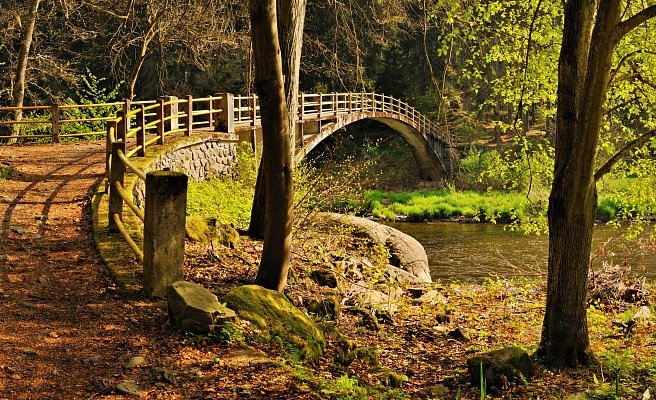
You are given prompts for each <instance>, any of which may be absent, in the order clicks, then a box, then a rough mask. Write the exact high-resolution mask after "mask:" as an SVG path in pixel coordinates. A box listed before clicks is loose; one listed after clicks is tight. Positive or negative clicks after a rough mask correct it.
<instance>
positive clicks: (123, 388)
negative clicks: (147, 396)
mask: <svg viewBox="0 0 656 400" xmlns="http://www.w3.org/2000/svg"><path fill="white" fill-rule="evenodd" d="M116 392H117V393H120V394H124V395H126V396H137V397H141V396H143V395H144V393H143V391H142V389H141V386H139V385H137V384H136V383H135V382H134V381H124V382H121V383H119V384H118V385H116Z"/></svg>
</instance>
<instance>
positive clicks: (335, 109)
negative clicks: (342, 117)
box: [332, 92, 339, 118]
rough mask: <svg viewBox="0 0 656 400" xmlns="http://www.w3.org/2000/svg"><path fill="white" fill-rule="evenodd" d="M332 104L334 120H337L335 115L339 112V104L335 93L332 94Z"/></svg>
mask: <svg viewBox="0 0 656 400" xmlns="http://www.w3.org/2000/svg"><path fill="white" fill-rule="evenodd" d="M332 102H333V111H334V116H335V118H337V113H338V112H339V102H338V97H337V93H335V92H333V93H332Z"/></svg>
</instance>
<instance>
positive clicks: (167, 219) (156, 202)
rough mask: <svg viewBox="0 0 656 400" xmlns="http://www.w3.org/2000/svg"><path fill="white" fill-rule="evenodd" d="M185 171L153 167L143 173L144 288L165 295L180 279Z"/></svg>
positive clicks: (154, 293)
mask: <svg viewBox="0 0 656 400" xmlns="http://www.w3.org/2000/svg"><path fill="white" fill-rule="evenodd" d="M187 182H188V178H187V175H185V174H183V173H181V172H174V171H153V172H149V173H148V174H147V175H146V210H145V221H144V271H143V276H144V282H143V285H144V291H145V292H146V295H148V296H154V297H165V296H166V288H167V286H170V285H171V284H172V283H173V282H175V281H179V280H182V279H183V266H184V240H185V218H186V217H185V211H186V206H187Z"/></svg>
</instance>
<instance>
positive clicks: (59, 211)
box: [0, 142, 144, 399]
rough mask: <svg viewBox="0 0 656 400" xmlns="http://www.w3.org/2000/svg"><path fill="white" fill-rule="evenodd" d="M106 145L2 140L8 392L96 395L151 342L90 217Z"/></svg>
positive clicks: (1, 371)
mask: <svg viewBox="0 0 656 400" xmlns="http://www.w3.org/2000/svg"><path fill="white" fill-rule="evenodd" d="M103 146H104V143H100V142H83V143H77V144H60V145H32V146H21V147H13V146H11V147H10V146H2V147H0V165H2V166H8V167H11V168H12V170H13V176H12V178H11V179H10V180H7V181H5V182H4V183H2V185H1V186H0V214H2V225H1V226H2V235H1V237H0V298H1V299H2V303H1V304H2V305H1V307H2V311H0V399H3V398H6V399H23V398H25V399H44V398H57V399H59V398H89V397H92V396H93V395H94V393H96V394H97V393H101V392H103V391H104V390H105V389H106V388H105V386H106V385H105V384H104V382H106V380H108V379H111V378H112V376H113V375H114V374H116V373H121V371H122V365H123V364H124V363H125V362H126V361H127V359H129V357H130V355H131V353H132V352H139V351H140V350H141V348H140V346H142V345H143V344H144V343H142V342H144V340H143V334H142V332H143V330H141V329H140V330H137V329H136V325H137V324H136V323H135V322H137V321H132V320H131V319H130V318H129V317H127V315H128V313H127V311H128V308H130V307H131V306H130V305H129V304H128V303H126V302H124V301H123V300H122V299H121V297H120V296H118V295H115V294H114V289H113V287H114V285H113V283H112V281H111V279H110V278H109V276H108V274H107V273H106V271H105V270H104V267H103V266H102V264H101V261H100V259H99V256H98V254H97V252H96V250H95V245H94V243H93V239H92V235H91V227H90V222H89V218H86V217H85V213H88V205H89V203H90V197H89V193H90V191H91V189H92V187H93V186H94V185H95V184H96V183H97V182H98V180H99V179H100V178H101V177H102V174H103V171H104V158H103V155H104V151H103V150H104V147H103ZM139 322H141V323H143V321H139Z"/></svg>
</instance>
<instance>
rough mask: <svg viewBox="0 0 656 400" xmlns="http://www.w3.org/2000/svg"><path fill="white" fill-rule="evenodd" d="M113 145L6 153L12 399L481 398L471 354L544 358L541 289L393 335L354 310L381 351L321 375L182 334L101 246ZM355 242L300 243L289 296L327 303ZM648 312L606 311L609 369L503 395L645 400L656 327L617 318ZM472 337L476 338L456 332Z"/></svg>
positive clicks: (566, 374) (465, 303)
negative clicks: (323, 273) (98, 200)
mask: <svg viewBox="0 0 656 400" xmlns="http://www.w3.org/2000/svg"><path fill="white" fill-rule="evenodd" d="M103 146H104V142H102V143H101V142H78V143H72V144H60V145H52V144H48V145H30V146H0V166H1V167H3V168H8V169H10V170H11V177H10V178H9V179H7V180H4V181H3V182H2V183H0V190H1V198H0V199H1V202H0V211H1V212H2V214H3V220H2V236H1V238H0V298H2V307H3V311H2V312H1V313H0V399H12V400H13V399H45V398H48V399H90V398H94V399H114V398H123V397H124V394H121V393H122V392H130V391H132V392H135V393H136V394H138V395H140V396H141V397H142V398H149V399H227V398H244V399H319V398H339V399H342V398H350V399H365V398H431V397H434V398H456V397H457V396H460V398H462V399H474V398H480V393H479V390H478V387H477V386H476V385H471V384H470V382H469V377H468V375H467V372H466V359H467V358H468V357H470V356H472V355H475V354H477V353H480V352H484V351H487V350H491V349H495V348H499V347H503V346H508V345H520V346H522V347H524V348H526V349H527V350H529V352H532V351H534V350H535V349H536V344H537V343H538V341H539V335H540V324H541V318H542V314H543V307H544V306H543V305H544V285H543V280H542V279H536V280H513V281H510V280H506V279H490V280H488V281H487V282H486V283H484V284H478V285H473V284H458V283H439V282H438V283H436V284H434V285H433V287H432V288H433V289H434V290H436V291H437V292H438V294H439V296H438V297H437V298H438V299H439V300H438V301H437V302H434V303H431V304H428V305H426V304H424V305H422V304H416V302H413V301H412V299H410V298H403V299H401V300H399V302H398V304H397V305H396V306H397V311H396V313H394V315H393V324H381V326H380V330H378V331H371V330H368V329H365V328H363V327H361V326H358V325H359V324H358V323H359V317H358V316H357V315H353V314H350V313H348V312H344V313H342V315H341V317H340V318H339V319H338V320H337V321H334V322H328V323H326V324H327V326H328V325H329V326H331V328H330V329H331V330H332V331H339V332H341V334H342V335H345V336H346V337H349V338H350V339H352V340H354V341H355V342H356V343H357V345H358V346H359V347H367V348H372V349H375V351H373V352H372V353H371V354H377V357H372V358H369V359H360V360H356V361H355V362H354V363H352V364H350V365H339V363H336V362H335V359H336V355H337V352H338V350H337V347H338V346H337V342H338V341H337V340H336V339H335V338H334V337H331V336H329V343H328V348H327V350H326V354H325V356H324V358H323V359H322V360H321V361H319V362H318V363H317V364H315V365H309V364H304V363H301V362H298V361H295V360H294V357H290V354H285V353H284V352H283V351H281V350H280V349H276V348H275V346H274V348H272V346H270V345H269V344H266V343H262V342H261V341H259V340H257V339H258V338H257V335H256V334H255V333H254V332H252V331H249V329H248V327H245V328H244V329H245V332H244V333H245V339H244V340H235V341H233V342H231V343H228V344H223V343H220V342H219V341H216V340H214V339H213V338H211V337H199V336H188V335H183V334H180V333H178V332H175V331H173V330H172V329H171V327H170V325H169V323H168V316H167V312H166V304H165V302H163V301H161V300H152V299H148V298H145V297H143V296H142V295H140V294H139V293H133V292H125V291H122V290H119V288H118V287H117V285H116V283H115V282H114V281H113V280H112V278H111V277H110V274H109V273H108V272H107V269H106V267H105V266H104V265H103V262H102V261H101V259H100V257H99V255H98V253H97V251H96V248H95V244H94V241H93V233H92V227H91V215H90V203H91V193H92V190H93V187H94V186H95V185H96V184H97V183H98V182H100V179H101V178H102V176H103V172H104V147H103ZM308 232H309V233H308ZM349 240H350V239H348V238H346V239H344V238H343V237H341V236H340V235H339V232H334V231H331V230H322V229H316V232H312V230H308V231H307V232H301V233H299V234H298V235H297V240H296V243H298V244H297V245H296V247H295V249H294V261H293V266H292V274H291V276H290V285H289V288H290V289H289V295H290V296H291V297H292V298H297V297H311V296H322V295H323V294H324V293H323V292H324V291H325V289H323V288H319V287H318V286H317V285H316V284H315V283H313V282H312V281H310V280H309V279H308V278H307V276H306V275H307V272H308V271H309V270H310V269H311V268H312V266H313V265H315V264H316V263H317V261H318V260H316V259H314V258H315V257H317V254H318V253H317V251H316V249H321V252H323V253H330V252H331V251H335V250H343V248H344V246H346V247H348V248H350V249H351V251H353V256H356V257H362V254H361V253H358V252H359V251H360V250H357V249H358V248H359V247H358V246H356V245H355V244H354V243H352V242H350V241H349ZM260 252H261V243H259V242H256V241H251V240H249V239H247V238H245V237H242V238H241V240H240V242H239V245H238V247H237V249H229V248H224V247H220V246H219V247H214V248H209V247H207V246H198V245H190V246H188V252H187V260H186V266H185V275H186V278H187V279H189V280H194V281H196V282H199V283H203V284H205V285H206V286H208V287H210V288H211V289H212V290H213V291H215V292H216V293H217V294H219V295H221V294H223V293H225V292H227V291H228V290H230V289H231V288H232V287H234V286H236V285H240V284H246V283H250V282H252V281H253V279H254V276H255V272H256V268H257V265H258V263H259V254H260ZM319 261H320V260H319ZM126 263H127V264H129V263H130V262H129V260H126ZM337 290H338V291H339V288H338V289H337ZM650 296H651V295H650ZM646 300H647V301H649V300H652V299H651V297H649V298H647V299H646ZM636 309H637V307H636V306H633V305H612V304H605V303H603V302H598V303H596V305H595V306H591V307H590V309H589V310H588V315H589V324H590V333H591V340H592V343H591V347H592V349H593V350H594V351H595V353H596V354H597V355H598V362H597V363H595V364H593V365H592V366H590V367H586V368H582V369H578V370H563V371H558V372H551V371H548V370H546V369H544V368H543V367H541V366H539V365H538V366H537V368H536V375H535V376H534V377H533V379H531V380H530V381H529V382H528V383H527V384H525V385H522V386H518V387H508V388H505V389H503V390H501V391H500V392H497V394H495V395H493V396H494V397H498V398H517V399H532V398H555V399H558V398H565V397H567V396H569V395H573V394H578V395H579V397H578V398H586V396H587V397H588V398H613V396H614V395H615V391H616V390H617V391H618V392H619V393H620V394H621V395H622V396H624V398H641V397H642V396H643V393H645V390H647V389H649V388H650V387H655V386H656V361H654V360H653V357H652V348H653V346H654V345H656V326H655V325H654V323H653V320H652V319H651V318H647V319H646V320H645V321H642V322H640V323H639V324H637V325H636V326H635V327H634V328H633V329H632V330H631V331H630V334H627V333H626V332H623V331H622V330H621V328H618V327H617V326H616V325H617V324H615V325H614V324H613V321H615V320H617V319H622V318H624V319H626V316H627V315H628V316H629V317H630V316H631V315H633V312H635V310H636ZM458 329H459V330H460V331H461V332H464V333H465V335H464V337H459V336H454V335H453V334H452V332H454V331H455V330H458ZM135 357H142V358H135ZM389 372H394V373H395V375H396V376H397V377H398V378H399V382H391V381H390V379H388V378H389ZM616 377H617V381H616ZM390 386H400V387H399V388H393V387H390ZM616 387H617V389H616ZM584 393H587V395H585V394H584ZM490 397H492V396H490ZM643 398H644V397H643Z"/></svg>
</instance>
